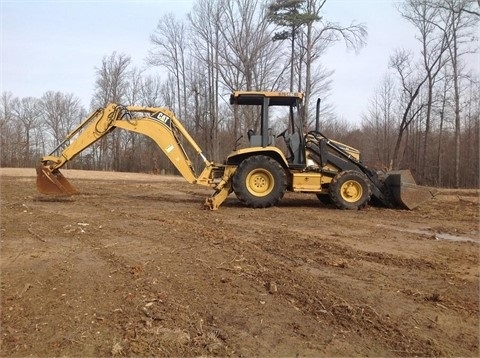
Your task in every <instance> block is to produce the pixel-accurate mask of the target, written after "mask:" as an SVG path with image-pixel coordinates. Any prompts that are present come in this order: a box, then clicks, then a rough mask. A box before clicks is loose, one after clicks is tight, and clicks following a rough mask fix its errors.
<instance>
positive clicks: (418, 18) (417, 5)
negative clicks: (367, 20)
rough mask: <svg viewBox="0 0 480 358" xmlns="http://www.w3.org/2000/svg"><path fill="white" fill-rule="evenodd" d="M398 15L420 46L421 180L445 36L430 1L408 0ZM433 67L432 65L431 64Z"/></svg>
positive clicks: (423, 172)
mask: <svg viewBox="0 0 480 358" xmlns="http://www.w3.org/2000/svg"><path fill="white" fill-rule="evenodd" d="M400 13H401V15H402V16H403V17H404V18H405V19H407V20H408V21H409V22H410V23H411V24H413V25H414V27H415V29H416V30H417V32H418V33H417V35H416V38H417V40H418V41H419V42H420V44H421V53H422V65H423V70H424V71H425V74H426V78H427V81H426V84H425V85H426V92H427V95H426V108H425V132H424V137H423V144H422V150H421V155H420V167H419V172H420V173H419V176H420V178H421V179H422V180H423V178H424V176H425V170H426V166H427V155H428V143H429V134H430V131H431V117H432V106H433V101H434V98H433V91H434V86H435V82H436V78H437V75H438V73H439V72H440V70H441V68H442V67H443V65H444V62H445V61H444V53H445V51H446V50H447V48H448V44H449V41H450V39H449V36H448V33H446V32H442V31H439V29H438V27H437V25H435V24H436V23H437V21H438V20H439V9H438V8H435V7H432V6H431V4H430V0H408V1H407V2H405V3H402V5H401V6H400ZM433 64H435V65H433Z"/></svg>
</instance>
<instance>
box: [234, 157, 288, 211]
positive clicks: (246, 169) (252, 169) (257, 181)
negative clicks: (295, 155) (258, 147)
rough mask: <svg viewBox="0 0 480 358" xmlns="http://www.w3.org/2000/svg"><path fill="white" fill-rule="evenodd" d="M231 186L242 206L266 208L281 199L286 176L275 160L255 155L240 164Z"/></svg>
mask: <svg viewBox="0 0 480 358" xmlns="http://www.w3.org/2000/svg"><path fill="white" fill-rule="evenodd" d="M232 184H233V191H234V192H235V194H236V195H237V198H238V199H239V200H240V201H241V202H242V203H243V204H245V205H246V206H249V207H252V208H267V207H270V206H274V205H276V204H277V203H278V202H279V201H280V199H282V198H283V195H284V194H285V190H286V188H287V176H286V174H285V170H284V169H283V167H282V166H281V165H280V164H279V163H278V162H277V161H276V160H274V159H272V158H270V157H267V156H265V155H255V156H252V157H249V158H247V159H245V160H244V161H242V162H241V163H240V165H239V166H238V168H237V170H236V171H235V174H234V176H233V181H232Z"/></svg>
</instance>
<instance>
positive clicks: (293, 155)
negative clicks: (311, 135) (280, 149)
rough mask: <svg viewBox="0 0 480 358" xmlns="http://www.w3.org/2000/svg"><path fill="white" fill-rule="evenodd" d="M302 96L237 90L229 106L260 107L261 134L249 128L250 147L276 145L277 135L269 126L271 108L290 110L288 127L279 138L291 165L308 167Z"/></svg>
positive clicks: (232, 95)
mask: <svg viewBox="0 0 480 358" xmlns="http://www.w3.org/2000/svg"><path fill="white" fill-rule="evenodd" d="M302 102H303V93H301V92H263V91H261V92H260V91H259V92H251V91H248V92H243V91H236V92H233V93H232V94H231V96H230V104H232V105H245V106H260V113H261V116H260V133H256V132H255V130H253V129H249V130H248V132H247V136H248V140H249V143H250V147H264V148H265V147H267V146H274V145H275V135H274V134H273V133H272V130H271V128H270V127H269V124H270V123H269V109H270V107H277V106H278V107H287V108H288V117H289V118H288V122H289V124H288V127H287V129H285V130H284V131H283V132H282V133H280V134H279V135H277V138H279V137H283V138H284V139H285V143H286V145H287V148H288V162H289V165H290V166H291V167H300V168H303V167H305V151H304V148H305V138H304V135H303V128H304V125H303V116H302V115H301V113H302V107H301V106H302Z"/></svg>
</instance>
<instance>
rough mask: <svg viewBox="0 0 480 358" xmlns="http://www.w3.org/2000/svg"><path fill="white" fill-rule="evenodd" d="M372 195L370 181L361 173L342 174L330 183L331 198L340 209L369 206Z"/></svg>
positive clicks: (347, 172)
mask: <svg viewBox="0 0 480 358" xmlns="http://www.w3.org/2000/svg"><path fill="white" fill-rule="evenodd" d="M371 195H372V189H371V188H370V185H369V183H368V179H367V177H366V176H365V175H364V174H363V173H361V172H357V171H352V170H347V171H344V172H340V173H338V174H337V175H336V176H335V178H333V180H332V182H331V183H330V198H331V199H332V202H333V203H334V204H335V205H336V206H337V208H339V209H350V210H357V209H361V208H363V207H364V206H365V205H367V203H368V201H369V200H370V196H371Z"/></svg>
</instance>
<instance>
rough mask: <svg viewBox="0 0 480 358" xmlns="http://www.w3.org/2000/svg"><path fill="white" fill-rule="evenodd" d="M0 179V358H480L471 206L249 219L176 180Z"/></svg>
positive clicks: (307, 208)
mask: <svg viewBox="0 0 480 358" xmlns="http://www.w3.org/2000/svg"><path fill="white" fill-rule="evenodd" d="M63 173H64V175H65V176H66V177H67V178H69V179H70V181H71V182H72V184H74V185H75V186H76V187H77V188H78V189H79V190H80V191H81V193H82V194H80V195H77V196H74V197H70V198H65V197H64V198H52V197H46V196H43V195H41V194H38V193H37V192H36V189H35V178H34V175H35V170H34V169H28V170H18V169H0V174H1V176H0V181H1V232H0V235H1V331H0V334H1V351H0V355H1V356H2V357H25V356H30V355H33V356H48V357H53V356H78V357H80V356H81V357H86V356H91V357H93V356H170V357H171V356H203V357H206V356H235V357H245V356H248V357H254V356H262V357H264V356H269V357H271V356H287V357H294V356H302V357H311V356H389V357H390V356H462V357H467V356H471V357H477V356H479V355H480V351H479V338H478V337H479V277H480V269H479V248H480V237H479V236H480V235H479V220H480V219H479V193H478V191H473V190H467V191H446V190H444V191H440V193H439V195H437V196H436V197H435V198H434V199H432V200H431V201H429V202H428V203H426V204H424V205H422V206H420V207H419V208H417V209H416V210H414V211H404V210H391V209H382V208H376V207H367V208H366V209H364V210H361V211H341V210H337V209H333V208H330V207H326V206H324V205H323V204H321V203H320V202H319V201H318V200H317V198H316V197H315V196H312V195H305V194H293V193H287V195H286V196H285V197H284V199H283V200H282V201H281V203H280V205H279V206H278V207H274V208H269V209H257V210H254V209H249V208H245V207H243V206H241V205H240V204H239V202H238V201H237V200H236V198H235V196H234V195H232V196H230V197H229V198H228V199H227V201H226V202H225V203H224V204H223V205H222V206H221V207H220V209H219V210H218V211H206V210H201V207H202V203H203V200H204V199H205V197H207V196H208V195H210V194H211V192H210V190H208V189H204V188H202V187H199V186H195V185H191V184H188V183H186V182H184V181H183V179H181V178H176V177H168V176H153V175H141V174H125V173H98V172H82V171H68V170H65V171H63Z"/></svg>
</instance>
